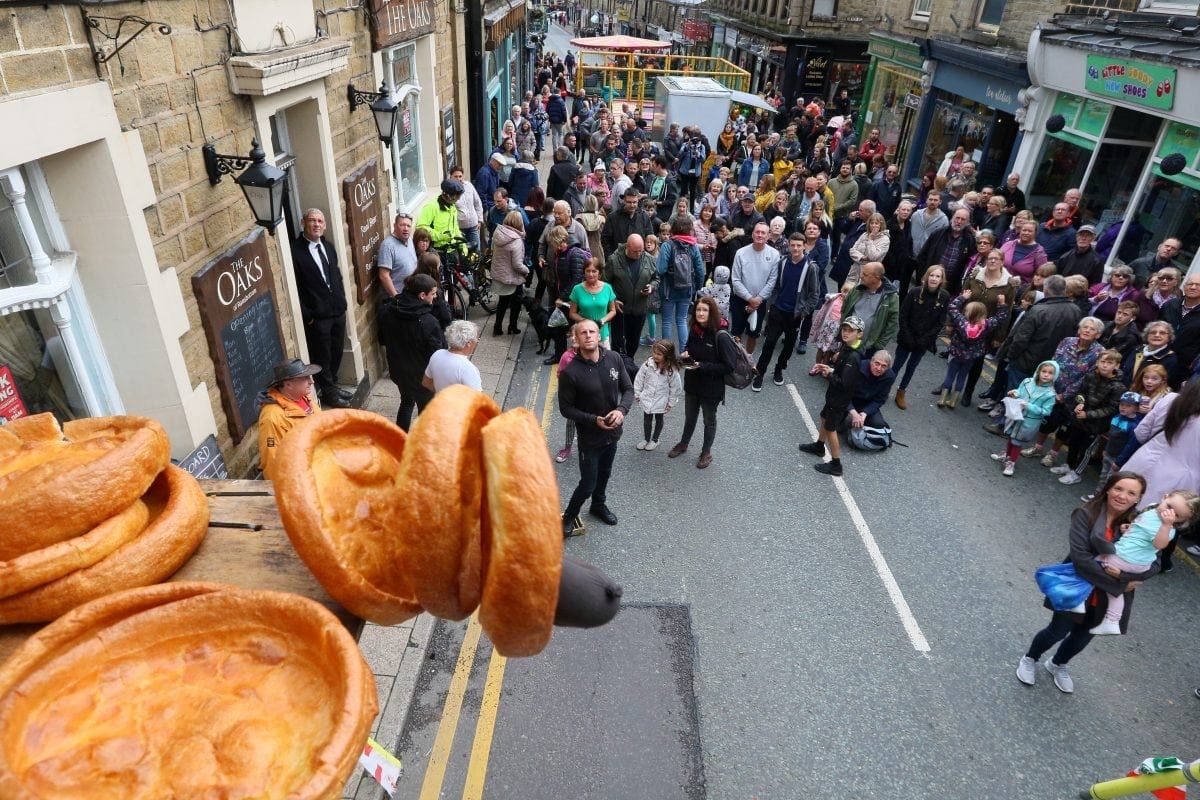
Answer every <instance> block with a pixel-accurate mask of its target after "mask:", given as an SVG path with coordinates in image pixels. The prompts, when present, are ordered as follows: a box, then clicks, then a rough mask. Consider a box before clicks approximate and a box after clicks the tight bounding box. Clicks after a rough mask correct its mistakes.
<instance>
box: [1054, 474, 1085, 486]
mask: <svg viewBox="0 0 1200 800" xmlns="http://www.w3.org/2000/svg"><path fill="white" fill-rule="evenodd" d="M1081 480H1083V478H1081V477H1080V476H1079V473H1078V472H1067V473H1066V474H1064V475H1063V476H1062V477H1061V478H1059V479H1058V482H1059V483H1061V484H1064V485H1066V486H1071V485H1073V484H1076V483H1079V482H1080V481H1081Z"/></svg>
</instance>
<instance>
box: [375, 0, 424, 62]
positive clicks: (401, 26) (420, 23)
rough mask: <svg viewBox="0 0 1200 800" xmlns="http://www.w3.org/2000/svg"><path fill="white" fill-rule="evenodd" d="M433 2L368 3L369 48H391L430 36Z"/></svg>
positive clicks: (391, 0)
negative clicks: (419, 37)
mask: <svg viewBox="0 0 1200 800" xmlns="http://www.w3.org/2000/svg"><path fill="white" fill-rule="evenodd" d="M433 9H434V4H433V0H371V46H372V48H373V49H374V50H384V49H386V48H388V47H391V46H392V45H396V44H400V43H401V42H407V41H410V40H412V39H416V38H417V37H418V36H424V35H425V34H428V33H433Z"/></svg>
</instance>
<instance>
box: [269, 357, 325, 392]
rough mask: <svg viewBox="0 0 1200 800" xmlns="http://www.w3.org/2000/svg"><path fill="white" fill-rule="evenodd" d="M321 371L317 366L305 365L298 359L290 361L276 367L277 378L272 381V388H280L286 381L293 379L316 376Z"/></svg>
mask: <svg viewBox="0 0 1200 800" xmlns="http://www.w3.org/2000/svg"><path fill="white" fill-rule="evenodd" d="M320 371H321V368H320V367H319V366H318V365H316V364H305V363H304V362H303V361H301V360H300V359H298V358H293V359H291V360H290V361H284V362H282V363H279V364H276V365H275V377H274V379H273V380H272V381H271V388H275V387H278V386H280V385H281V384H282V383H283V382H284V381H290V380H291V379H292V378H303V377H305V376H307V375H316V374H317V373H318V372H320Z"/></svg>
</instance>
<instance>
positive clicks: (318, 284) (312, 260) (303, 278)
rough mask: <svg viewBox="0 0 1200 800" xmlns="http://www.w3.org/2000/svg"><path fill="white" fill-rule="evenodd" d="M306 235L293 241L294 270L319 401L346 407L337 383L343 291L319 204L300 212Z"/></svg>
mask: <svg viewBox="0 0 1200 800" xmlns="http://www.w3.org/2000/svg"><path fill="white" fill-rule="evenodd" d="M303 225H304V233H303V234H302V235H301V236H300V237H298V238H297V239H296V240H295V241H294V242H292V268H293V269H294V270H295V273H296V293H297V294H298V295H299V296H300V313H301V316H302V317H303V320H302V321H303V323H304V339H305V341H306V342H307V343H308V360H309V361H310V362H312V363H313V364H316V365H318V366H319V367H321V371H320V372H318V373H317V374H316V376H315V379H316V382H317V392H318V394H319V395H320V398H321V404H322V405H324V406H326V407H327V408H348V407H349V402H348V401H349V400H350V397H351V394H350V393H349V392H346V391H344V390H342V389H340V388H338V385H337V382H336V381H337V374H338V369H339V368H340V367H341V365H342V345H343V341H344V340H345V338H346V290H345V287H344V286H343V284H342V273H341V271H340V270H338V255H337V251H336V250H334V249H333V245H332V244H331V243H330V242H329V240H328V239H326V238H325V237H324V235H323V234H324V233H325V214H324V213H323V212H322V211H321V209H319V208H310V209H308V210H307V211H305V212H304V219H303Z"/></svg>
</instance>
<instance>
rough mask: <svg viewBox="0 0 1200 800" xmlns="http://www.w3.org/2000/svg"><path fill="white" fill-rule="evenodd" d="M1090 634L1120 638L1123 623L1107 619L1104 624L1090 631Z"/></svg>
mask: <svg viewBox="0 0 1200 800" xmlns="http://www.w3.org/2000/svg"><path fill="white" fill-rule="evenodd" d="M1088 633H1090V634H1092V635H1093V636H1120V635H1121V621H1120V620H1119V619H1108V618H1107V617H1105V618H1104V621H1103V622H1101V623H1100V624H1099V625H1097V626H1096V627H1094V628H1092V629H1091V630H1090V631H1088Z"/></svg>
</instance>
